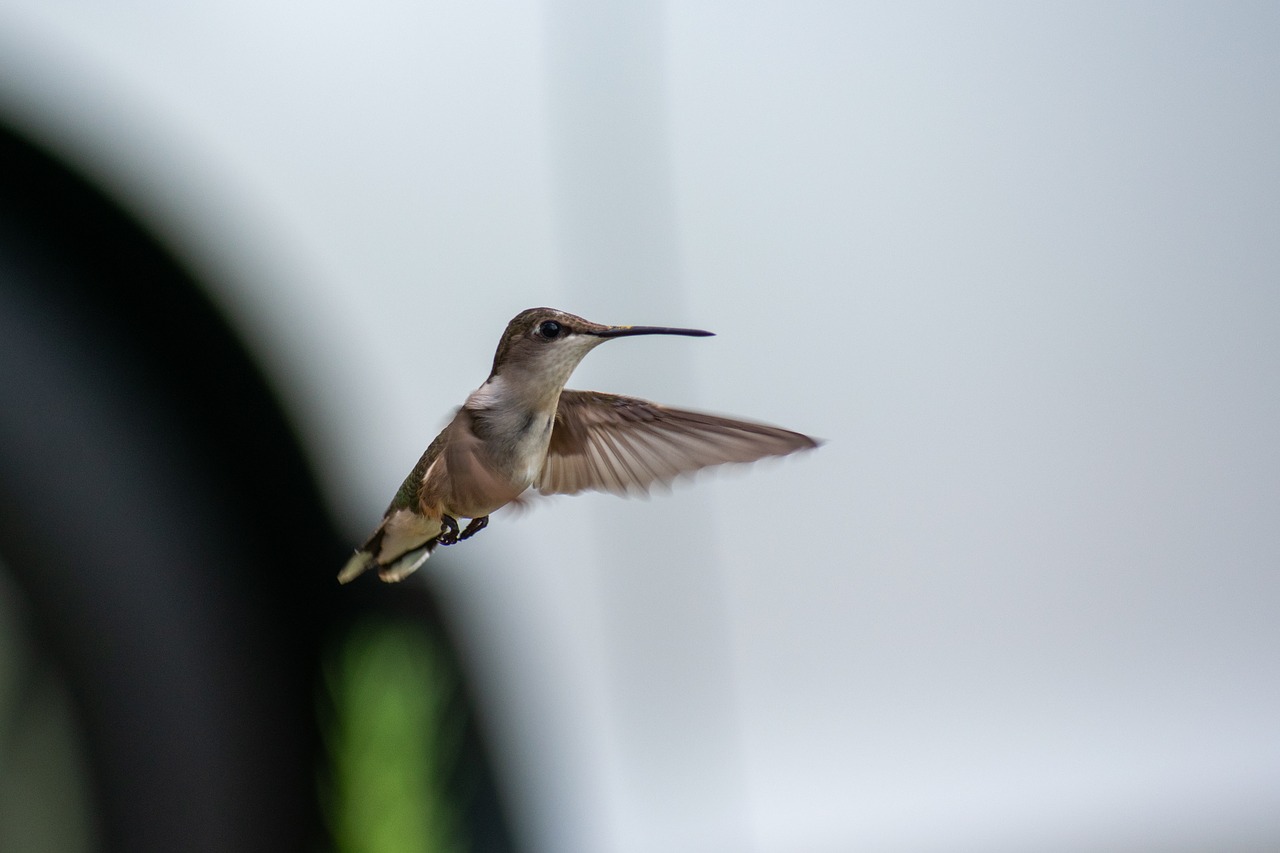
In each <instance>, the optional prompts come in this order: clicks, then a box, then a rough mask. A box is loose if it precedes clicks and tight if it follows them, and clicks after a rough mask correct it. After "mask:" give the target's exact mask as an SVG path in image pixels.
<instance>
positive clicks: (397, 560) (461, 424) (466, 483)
mask: <svg viewBox="0 0 1280 853" xmlns="http://www.w3.org/2000/svg"><path fill="white" fill-rule="evenodd" d="M711 334H712V333H711V332H704V331H702V330H700V329H673V328H667V327H662V326H603V325H600V324H599V323H592V322H590V321H589V320H584V319H583V318H581V317H578V316H575V315H573V314H568V313H566V312H564V311H557V310H555V309H553V308H530V309H528V310H526V311H522V312H520V313H519V314H517V315H516V316H515V317H514V318H513V319H512V320H511V322H510V323H508V324H507V329H506V331H504V332H503V333H502V339H501V340H500V341H499V342H498V350H497V352H496V353H495V354H494V357H493V368H492V370H490V372H489V378H488V379H486V380H485V381H484V384H483V385H481V386H480V387H479V388H477V389H476V390H475V391H473V392H472V393H471V395H470V396H469V397H467V400H466V402H465V403H463V404H462V406H461V408H459V409H458V410H457V412H456V413H455V414H454V416H453V420H452V421H450V422H449V425H448V426H446V427H445V428H444V430H443V431H442V432H441V433H440V434H439V435H438V436H436V439H435V440H434V441H432V442H431V445H430V446H429V447H428V448H427V450H426V452H425V453H423V454H422V458H421V459H419V460H418V464H417V465H415V466H414V468H413V470H412V471H411V472H409V476H408V477H406V478H405V480H404V483H402V484H401V486H400V489H399V490H398V491H397V492H396V495H395V497H394V498H392V500H391V504H390V505H389V506H388V507H387V511H386V513H385V514H384V515H383V517H382V521H381V523H380V524H379V525H378V527H377V529H376V530H374V531H373V534H372V535H371V536H370V537H369V539H368V541H366V542H365V543H364V545H362V546H361V547H360V549H359V550H358V551H357V552H356V553H355V554H354V555H353V556H352V557H351V559H350V560H348V561H347V563H346V565H345V566H344V567H343V568H342V571H341V572H339V573H338V581H339V582H340V583H348V582H349V581H352V580H354V579H355V578H356V577H357V576H359V575H360V574H362V573H364V572H365V571H367V570H368V569H371V568H375V567H376V568H377V570H378V576H379V577H380V578H382V580H384V581H386V582H388V583H393V582H396V581H400V580H403V579H404V578H406V577H408V576H409V575H410V574H412V573H413V572H414V571H415V570H417V568H418V567H419V566H421V565H422V563H423V562H424V561H425V560H426V559H427V558H428V557H429V556H431V553H432V551H434V550H435V549H436V547H437V546H440V545H453V544H455V543H457V542H461V541H462V540H464V539H469V538H471V537H472V536H474V535H475V534H476V533H478V532H480V531H481V530H483V529H484V528H485V526H486V525H487V524H488V523H489V515H490V513H492V512H494V511H495V510H498V509H500V508H501V507H503V506H506V505H507V504H509V503H512V502H519V501H520V500H521V495H522V494H524V493H525V492H526V491H527V490H529V489H536V490H537V491H538V492H540V493H542V494H544V495H572V494H577V493H578V492H583V491H600V492H612V493H614V494H617V495H622V496H626V495H632V494H644V493H646V492H647V491H648V490H649V487H650V486H652V485H653V484H654V483H662V484H666V483H669V482H670V481H671V480H673V479H675V478H676V477H677V476H679V475H680V474H684V473H687V472H691V471H696V470H698V469H700V468H705V467H707V466H710V465H720V464H723V463H726V462H754V461H755V460H757V459H761V458H764V457H766V456H785V455H787V454H789V453H794V452H795V451H798V450H808V449H811V448H814V447H817V446H818V442H817V441H815V440H814V439H812V438H810V437H809V436H807V435H801V434H800V433H798V432H792V431H790V430H786V429H780V428H778V427H773V426H767V425H765V424H758V423H751V422H749V421H740V420H734V419H732V418H725V417H720V416H718V415H709V414H703V413H700V412H691V411H685V410H683V409H673V408H669V407H667V406H661V405H658V404H657V403H650V402H648V401H646V400H640V399H637V398H635V397H622V396H619V395H617V394H605V393H601V392H597V391H571V390H566V389H565V387H564V386H565V383H566V382H568V381H569V375H570V374H571V373H573V370H574V368H576V367H577V366H578V364H579V363H580V362H581V361H582V359H583V358H584V357H585V356H586V354H587V353H589V352H591V351H592V350H593V349H595V348H596V347H597V346H599V345H600V344H602V343H604V342H605V341H610V340H613V339H615V338H624V337H631V336H635V335H686V336H692V337H707V336H710V335H711ZM460 518H465V519H468V522H467V526H466V527H465V528H462V529H459V525H458V519H460Z"/></svg>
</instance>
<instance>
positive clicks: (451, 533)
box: [436, 515, 471, 545]
mask: <svg viewBox="0 0 1280 853" xmlns="http://www.w3.org/2000/svg"><path fill="white" fill-rule="evenodd" d="M440 523H441V524H442V525H443V526H444V530H442V531H440V535H439V536H437V537H436V544H439V545H453V544H455V543H456V542H457V541H458V519H456V518H454V517H453V516H452V515H442V516H440ZM467 529H468V530H470V529H471V527H470V525H468V526H467Z"/></svg>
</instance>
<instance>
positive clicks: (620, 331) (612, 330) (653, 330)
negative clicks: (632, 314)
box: [591, 326, 715, 338]
mask: <svg viewBox="0 0 1280 853" xmlns="http://www.w3.org/2000/svg"><path fill="white" fill-rule="evenodd" d="M591 334H593V335H595V336H596V337H598V338H625V337H628V336H630V335H687V336H688V337H691V338H708V337H711V336H712V335H714V334H715V332H704V331H702V330H701V329H672V328H668V327H666V326H610V327H609V328H607V329H605V330H603V331H600V332H592V333H591Z"/></svg>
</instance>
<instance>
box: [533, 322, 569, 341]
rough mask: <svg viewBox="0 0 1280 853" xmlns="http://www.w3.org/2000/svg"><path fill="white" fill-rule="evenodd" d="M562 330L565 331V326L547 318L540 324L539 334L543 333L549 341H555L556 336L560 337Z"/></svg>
mask: <svg viewBox="0 0 1280 853" xmlns="http://www.w3.org/2000/svg"><path fill="white" fill-rule="evenodd" d="M562 331H564V329H563V327H562V326H561V325H560V324H559V323H557V322H556V321H555V320H547V321H546V322H544V323H543V324H542V325H540V326H538V334H539V335H542V337H544V338H546V339H547V340H549V341H554V340H555V339H556V338H558V337H560V333H561V332H562Z"/></svg>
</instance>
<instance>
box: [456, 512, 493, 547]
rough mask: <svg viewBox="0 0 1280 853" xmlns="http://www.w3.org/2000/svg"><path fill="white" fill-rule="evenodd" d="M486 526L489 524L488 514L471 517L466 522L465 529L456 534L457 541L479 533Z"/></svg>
mask: <svg viewBox="0 0 1280 853" xmlns="http://www.w3.org/2000/svg"><path fill="white" fill-rule="evenodd" d="M488 526H489V516H487V515H482V516H480V517H479V518H473V519H471V520H470V521H468V522H467V529H466V530H464V531H462V533H461V534H460V535H459V536H458V541H459V542H461V541H462V540H463V539H470V538H471V537H472V536H475V535H476V534H477V533H479V532H480V531H481V530H484V529H485V528H486V527H488Z"/></svg>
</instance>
